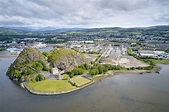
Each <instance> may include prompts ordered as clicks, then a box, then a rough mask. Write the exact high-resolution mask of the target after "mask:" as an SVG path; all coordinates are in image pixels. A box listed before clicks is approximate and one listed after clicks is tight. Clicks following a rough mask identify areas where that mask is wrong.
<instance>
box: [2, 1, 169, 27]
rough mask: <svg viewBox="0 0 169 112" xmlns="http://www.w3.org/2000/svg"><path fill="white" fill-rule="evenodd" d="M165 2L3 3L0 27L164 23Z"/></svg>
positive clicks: (167, 16)
mask: <svg viewBox="0 0 169 112" xmlns="http://www.w3.org/2000/svg"><path fill="white" fill-rule="evenodd" d="M168 7H169V1H168V0H4V1H2V0H1V1H0V25H1V26H5V25H18V26H19V25H20V26H38V27H44V26H53V27H58V26H59V27H104V26H126V27H128V26H147V25H155V24H168V22H169V12H168Z"/></svg>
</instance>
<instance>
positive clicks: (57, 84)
mask: <svg viewBox="0 0 169 112" xmlns="http://www.w3.org/2000/svg"><path fill="white" fill-rule="evenodd" d="M27 84H28V86H29V87H30V88H32V89H34V90H36V91H42V92H61V91H67V90H71V89H73V88H75V87H74V86H72V85H71V84H70V83H69V82H68V81H67V80H44V81H40V82H35V83H33V82H31V83H27Z"/></svg>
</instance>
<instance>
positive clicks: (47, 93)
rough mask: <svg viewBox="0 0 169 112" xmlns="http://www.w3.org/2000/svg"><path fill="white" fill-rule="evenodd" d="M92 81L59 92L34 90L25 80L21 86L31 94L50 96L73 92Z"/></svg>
mask: <svg viewBox="0 0 169 112" xmlns="http://www.w3.org/2000/svg"><path fill="white" fill-rule="evenodd" d="M93 83H95V81H91V82H90V83H88V84H86V85H84V86H81V87H77V88H74V89H71V90H68V91H60V92H43V91H36V90H33V89H32V88H30V87H29V86H28V85H27V83H26V82H23V83H21V84H20V85H21V87H23V88H25V89H26V90H27V91H28V92H30V93H31V94H35V95H44V96H51V95H61V94H66V93H70V92H73V91H77V90H80V89H83V88H85V87H87V86H90V85H92V84H93Z"/></svg>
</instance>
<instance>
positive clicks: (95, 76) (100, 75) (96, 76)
mask: <svg viewBox="0 0 169 112" xmlns="http://www.w3.org/2000/svg"><path fill="white" fill-rule="evenodd" d="M103 76H104V74H98V75H94V76H93V78H99V77H103Z"/></svg>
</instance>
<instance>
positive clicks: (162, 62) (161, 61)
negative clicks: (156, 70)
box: [150, 59, 169, 64]
mask: <svg viewBox="0 0 169 112" xmlns="http://www.w3.org/2000/svg"><path fill="white" fill-rule="evenodd" d="M150 60H151V61H153V62H154V63H155V64H169V59H163V60H156V59H150Z"/></svg>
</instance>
